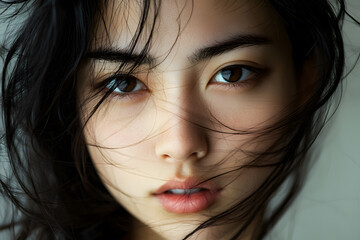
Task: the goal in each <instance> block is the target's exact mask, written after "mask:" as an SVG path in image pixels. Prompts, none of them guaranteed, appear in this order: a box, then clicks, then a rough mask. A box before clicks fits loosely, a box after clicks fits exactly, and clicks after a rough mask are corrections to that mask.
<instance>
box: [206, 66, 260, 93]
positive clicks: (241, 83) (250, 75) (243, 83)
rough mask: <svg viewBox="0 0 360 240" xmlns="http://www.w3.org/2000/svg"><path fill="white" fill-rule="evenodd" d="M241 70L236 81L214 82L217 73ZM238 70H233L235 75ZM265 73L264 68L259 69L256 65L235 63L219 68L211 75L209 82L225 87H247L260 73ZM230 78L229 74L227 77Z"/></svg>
mask: <svg viewBox="0 0 360 240" xmlns="http://www.w3.org/2000/svg"><path fill="white" fill-rule="evenodd" d="M239 70H240V71H241V72H240V76H237V79H235V80H236V81H234V82H231V81H226V80H224V81H223V82H215V81H214V80H215V79H217V76H218V74H220V73H221V72H223V73H224V72H225V71H228V72H229V71H230V72H231V73H232V74H233V75H234V71H239ZM236 73H238V72H235V75H236ZM265 73H266V69H261V68H257V67H252V66H248V65H241V64H235V65H229V66H226V67H223V68H221V69H220V70H219V71H217V72H216V73H215V74H214V75H213V77H211V80H210V84H216V85H221V87H227V88H234V87H241V88H247V87H249V86H250V85H252V84H253V83H254V82H255V81H256V80H258V79H259V78H260V77H261V76H262V75H264V74H265ZM244 75H246V76H245V79H242V78H243V76H244ZM229 78H231V76H230V77H229Z"/></svg>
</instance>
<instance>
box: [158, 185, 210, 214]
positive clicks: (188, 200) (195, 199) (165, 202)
mask: <svg viewBox="0 0 360 240" xmlns="http://www.w3.org/2000/svg"><path fill="white" fill-rule="evenodd" d="M216 196H217V191H211V190H204V191H200V192H197V193H193V194H170V193H162V194H159V195H157V197H158V198H159V200H160V203H161V205H162V206H163V208H164V209H165V210H166V211H168V212H172V213H196V212H200V211H202V210H205V209H206V208H208V207H209V206H210V205H212V204H213V203H214V202H215V200H216Z"/></svg>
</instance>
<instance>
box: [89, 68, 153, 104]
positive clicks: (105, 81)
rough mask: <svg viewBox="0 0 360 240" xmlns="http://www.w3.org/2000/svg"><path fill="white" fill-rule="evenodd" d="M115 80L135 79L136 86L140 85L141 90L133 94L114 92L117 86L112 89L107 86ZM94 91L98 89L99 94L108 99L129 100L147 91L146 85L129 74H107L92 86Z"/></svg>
mask: <svg viewBox="0 0 360 240" xmlns="http://www.w3.org/2000/svg"><path fill="white" fill-rule="evenodd" d="M116 78H128V79H129V78H131V79H135V80H136V81H138V83H137V84H141V85H142V89H139V90H135V91H133V92H131V91H130V92H116V91H115V90H116V88H117V87H118V86H115V88H114V89H109V88H108V85H109V84H110V83H111V81H113V80H114V79H116ZM94 89H98V90H99V91H100V92H103V93H104V94H106V95H109V97H110V98H120V99H123V98H129V99H130V100H131V99H132V98H133V97H136V95H138V94H141V93H143V92H144V91H148V87H147V86H146V84H145V83H144V82H143V81H141V80H140V79H139V78H137V77H136V76H133V75H131V74H123V73H119V74H107V75H106V77H104V78H102V80H101V81H99V82H98V83H97V84H95V85H94Z"/></svg>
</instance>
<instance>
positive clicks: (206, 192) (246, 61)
mask: <svg viewBox="0 0 360 240" xmlns="http://www.w3.org/2000/svg"><path fill="white" fill-rule="evenodd" d="M220 3H221V4H220ZM141 7H142V6H141V4H139V3H138V2H137V1H109V3H107V5H106V7H105V10H104V11H105V19H104V21H103V22H101V21H100V23H99V24H98V27H97V28H96V31H95V35H94V39H93V44H92V48H91V50H90V56H92V57H91V58H90V59H89V60H88V61H87V62H86V63H85V64H84V65H83V67H82V69H81V70H80V72H79V76H80V79H81V83H80V84H79V85H78V86H79V90H78V92H79V95H80V97H79V98H80V100H81V101H80V102H81V103H82V104H81V107H80V111H81V114H82V117H83V119H84V123H85V122H86V119H87V118H88V117H89V116H90V115H91V110H92V109H93V108H94V107H95V106H96V104H97V103H98V101H99V100H100V99H101V98H102V97H103V96H104V94H107V93H108V92H107V91H106V90H109V89H111V90H114V91H112V92H111V94H109V96H108V97H107V98H106V99H105V100H104V101H103V102H102V103H101V104H100V107H99V108H98V109H97V110H96V112H95V113H94V114H93V115H91V117H90V119H89V121H87V122H86V125H85V132H84V136H85V141H86V143H87V148H88V151H89V154H90V157H91V159H92V162H93V164H94V166H95V169H96V170H97V173H98V174H99V176H100V178H101V180H102V181H103V183H104V185H105V186H106V188H107V189H108V190H109V192H110V193H111V195H112V196H113V197H114V198H115V199H116V201H118V202H119V204H120V205H122V206H123V207H124V208H125V209H126V210H127V211H128V212H129V213H130V214H131V215H132V216H133V217H134V220H133V228H134V229H136V230H134V231H133V232H132V238H133V239H182V238H184V237H185V236H186V235H187V234H188V233H190V232H191V231H192V230H194V229H195V228H196V227H197V226H198V225H199V224H201V223H202V222H204V221H206V220H207V219H209V218H210V217H212V216H215V215H217V214H220V213H222V212H224V211H226V210H228V209H229V208H231V207H232V206H234V205H236V204H238V203H239V202H241V201H242V200H244V199H245V198H246V197H248V196H249V195H251V193H253V192H254V191H255V190H256V189H257V188H258V187H259V186H260V185H261V183H262V182H263V181H264V180H265V179H266V177H267V176H268V175H269V174H270V172H271V170H272V168H271V167H260V168H254V167H253V168H252V167H246V165H249V164H251V163H253V161H254V159H255V158H256V156H259V155H260V154H261V153H262V152H264V151H266V150H267V149H269V148H270V147H273V146H274V144H275V143H276V141H277V140H278V139H279V138H280V137H279V136H280V135H281V132H272V134H271V133H268V134H267V135H261V133H262V131H261V130H263V129H265V128H267V127H269V126H272V124H274V123H276V122H277V121H278V120H280V119H281V118H282V117H284V116H285V115H286V113H288V112H289V111H291V110H292V109H293V108H294V103H295V102H296V96H297V95H298V91H299V89H298V88H299V84H298V83H299V82H300V81H301V79H299V78H300V77H299V71H298V70H295V66H294V61H293V55H292V47H291V42H290V40H289V38H288V36H287V33H286V30H285V27H284V24H283V23H282V20H281V18H280V17H279V16H278V15H277V13H276V11H275V10H274V9H273V8H272V6H271V4H270V3H269V2H267V1H262V0H258V1H254V0H238V1H217V0H194V1H187V0H180V1H179V0H166V1H162V2H161V5H160V7H159V9H158V10H159V12H158V16H157V18H156V19H155V23H154V17H153V16H154V14H155V13H156V10H157V9H155V7H154V6H151V7H150V10H149V16H148V18H147V19H146V21H145V25H144V29H143V32H142V33H141V35H140V38H139V40H138V42H137V44H136V46H135V48H134V51H133V55H139V54H140V53H141V51H142V50H143V48H144V47H145V46H148V52H147V53H146V54H147V56H146V58H145V60H144V61H143V62H142V63H141V64H140V65H139V66H137V67H136V69H130V68H131V64H132V62H130V63H129V61H128V62H126V63H125V64H124V65H123V66H122V71H120V72H119V71H117V70H118V68H119V66H121V65H122V64H123V63H124V61H123V58H124V57H123V56H124V55H126V53H129V52H130V46H131V44H132V41H133V37H134V36H135V35H136V34H137V31H138V28H139V22H140V21H141V20H140V18H141ZM154 24H155V25H154ZM152 28H153V29H152ZM152 30H153V33H152ZM151 33H152V36H151V41H150V43H149V44H148V45H147V41H148V39H149V37H150V34H151ZM105 49H106V51H105ZM91 52H92V53H93V54H91ZM126 57H128V59H130V58H131V57H132V56H126ZM130 70H132V71H131V76H127V77H126V78H124V77H123V76H124V74H123V75H122V72H123V73H127V72H129V71H130ZM105 81H106V84H105V86H106V88H105V90H102V92H101V93H99V94H97V95H95V94H96V93H98V91H97V90H96V86H98V85H100V84H101V83H104V82H105ZM92 96H95V97H92ZM275 145H276V144H275ZM258 160H259V161H260V163H259V164H263V165H265V164H271V163H274V162H276V157H275V156H273V157H271V155H268V156H267V157H266V156H265V157H263V158H261V159H258ZM258 217H259V218H261V213H259V214H258ZM235 226H236V227H234V225H233V224H231V223H228V224H223V225H220V226H217V227H210V228H205V229H204V230H200V231H198V232H197V233H196V234H194V236H193V237H194V239H195V238H196V237H197V238H196V239H199V240H200V239H220V236H222V237H226V236H228V238H230V236H231V235H233V234H234V233H235V232H237V231H238V230H239V227H240V226H241V225H239V224H238V223H237V224H236V225H235ZM250 235H251V231H250V230H249V232H248V237H249V236H250ZM191 239H193V238H191ZM225 239H226V238H225ZM244 239H247V238H246V237H244Z"/></svg>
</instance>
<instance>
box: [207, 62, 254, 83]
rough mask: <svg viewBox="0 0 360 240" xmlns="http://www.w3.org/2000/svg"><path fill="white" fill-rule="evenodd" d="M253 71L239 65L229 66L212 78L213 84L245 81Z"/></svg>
mask: <svg viewBox="0 0 360 240" xmlns="http://www.w3.org/2000/svg"><path fill="white" fill-rule="evenodd" d="M252 74H254V71H252V70H250V69H249V68H246V67H244V66H241V65H234V66H229V67H226V68H223V69H221V70H220V71H219V72H217V73H216V74H215V76H214V77H213V79H214V80H213V82H218V83H235V82H240V81H244V80H247V79H248V78H249V77H250V76H251V75H252Z"/></svg>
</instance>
